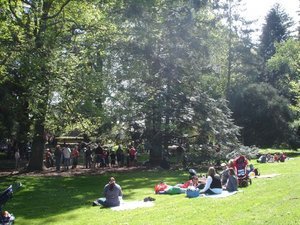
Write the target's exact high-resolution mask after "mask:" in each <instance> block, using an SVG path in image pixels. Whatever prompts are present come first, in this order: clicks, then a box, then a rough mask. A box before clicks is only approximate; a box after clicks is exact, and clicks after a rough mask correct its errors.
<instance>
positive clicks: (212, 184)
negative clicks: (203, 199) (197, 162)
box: [200, 167, 222, 195]
mask: <svg viewBox="0 0 300 225" xmlns="http://www.w3.org/2000/svg"><path fill="white" fill-rule="evenodd" d="M207 175H208V176H207V178H206V183H205V187H204V188H203V189H202V190H200V194H209V195H213V194H221V193H222V185H221V179H220V176H219V175H218V174H216V170H215V168H214V167H209V168H208V172H207Z"/></svg>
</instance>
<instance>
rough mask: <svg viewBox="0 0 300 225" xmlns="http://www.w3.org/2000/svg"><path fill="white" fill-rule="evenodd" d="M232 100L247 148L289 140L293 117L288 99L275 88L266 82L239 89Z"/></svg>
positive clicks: (235, 115)
mask: <svg viewBox="0 0 300 225" xmlns="http://www.w3.org/2000/svg"><path fill="white" fill-rule="evenodd" d="M230 98H231V100H230V103H231V109H232V110H233V117H234V119H235V121H236V123H237V124H238V125H239V126H241V127H242V128H243V129H242V131H241V136H242V140H243V143H244V144H245V145H256V146H269V147H271V146H273V145H280V144H281V143H286V142H287V141H288V138H289V136H290V135H291V134H290V129H289V126H288V123H289V122H290V121H292V119H293V117H292V114H291V111H290V109H289V107H288V101H287V99H285V98H284V97H282V96H280V95H279V94H278V91H277V90H276V89H274V88H273V87H272V86H270V85H268V84H264V83H262V84H250V85H248V86H245V87H236V89H235V91H234V92H233V93H232V95H231V97H230Z"/></svg>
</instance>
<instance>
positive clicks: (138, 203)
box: [99, 197, 154, 211]
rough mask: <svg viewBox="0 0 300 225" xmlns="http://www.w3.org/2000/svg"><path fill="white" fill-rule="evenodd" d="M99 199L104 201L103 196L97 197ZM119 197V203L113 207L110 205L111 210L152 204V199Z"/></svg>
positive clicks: (143, 206) (150, 205)
mask: <svg viewBox="0 0 300 225" xmlns="http://www.w3.org/2000/svg"><path fill="white" fill-rule="evenodd" d="M148 198H149V197H148ZM99 199H101V200H103V201H105V198H99ZM119 199H120V205H119V206H115V207H110V209H111V210H114V211H121V210H130V209H137V208H145V207H152V206H154V202H153V199H152V201H124V200H123V199H122V198H121V197H119Z"/></svg>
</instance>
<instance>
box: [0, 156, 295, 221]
mask: <svg viewBox="0 0 300 225" xmlns="http://www.w3.org/2000/svg"><path fill="white" fill-rule="evenodd" d="M294 156H295V157H293V158H292V159H290V160H288V161H286V162H285V163H268V164H257V163H256V162H255V161H252V162H251V163H253V164H254V165H255V166H256V167H258V168H259V170H260V172H261V174H262V175H264V174H279V175H278V176H275V177H273V178H260V179H258V178H254V179H253V182H252V185H251V186H249V187H247V188H243V189H240V190H241V191H242V192H240V193H238V194H236V195H233V196H230V197H227V198H223V199H213V198H195V199H188V198H186V197H185V195H184V194H180V195H155V194H154V185H155V184H157V183H158V182H159V181H160V180H164V181H166V182H167V183H168V184H176V183H180V182H183V181H185V180H187V178H188V174H187V173H186V172H185V171H181V170H178V171H164V170H152V171H140V172H127V173H113V174H105V175H93V176H90V175H89V176H88V175H82V176H73V177H36V176H34V177H33V176H31V177H30V176H12V177H1V178H0V179H1V182H0V188H1V190H4V189H5V188H6V187H7V186H8V185H9V184H11V183H12V182H15V181H17V182H22V183H23V185H24V187H23V188H22V189H21V190H20V191H19V192H17V193H15V194H14V197H13V199H11V200H10V201H8V202H7V204H6V206H5V207H4V208H5V209H6V210H8V211H9V212H12V213H13V214H14V215H15V216H16V224H22V225H27V224H28V225H29V224H30V225H34V224H39V225H40V224H46V225H60V224H64V225H68V224H70V225H76V224H80V225H81V224H130V225H131V224H132V225H135V224H157V225H158V224H159V225H161V224H224V225H227V224H228V225H229V224H235V225H236V224H272V225H273V224H275V225H276V224H278V225H281V224H299V221H300V211H299V208H300V176H299V163H300V157H296V156H298V154H296V155H294ZM198 172H201V173H202V172H205V171H198ZM110 176H115V177H116V179H117V182H118V183H119V184H120V185H121V186H122V188H123V192H124V199H125V200H126V201H136V200H142V199H143V198H145V197H148V196H151V197H154V198H155V199H156V201H155V206H154V207H150V208H138V209H134V210H125V211H112V210H111V209H104V208H100V207H92V206H91V203H92V201H93V200H95V199H96V198H97V197H101V195H102V190H103V186H104V185H105V184H106V183H107V181H108V178H109V177H110Z"/></svg>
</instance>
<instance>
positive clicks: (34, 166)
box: [27, 119, 45, 171]
mask: <svg viewBox="0 0 300 225" xmlns="http://www.w3.org/2000/svg"><path fill="white" fill-rule="evenodd" d="M43 124H44V121H42V119H39V120H37V121H36V122H35V136H34V137H33V142H32V152H31V158H30V161H29V164H28V167H27V170H28V171H41V170H43V167H44V166H43V159H44V145H45V139H44V131H45V128H44V125H43Z"/></svg>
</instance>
